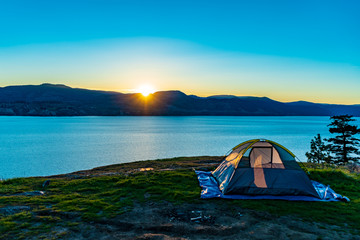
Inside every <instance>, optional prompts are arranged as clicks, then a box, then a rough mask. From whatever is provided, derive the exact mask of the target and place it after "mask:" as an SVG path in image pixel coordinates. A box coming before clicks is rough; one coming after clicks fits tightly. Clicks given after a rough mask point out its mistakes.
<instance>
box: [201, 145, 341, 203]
mask: <svg viewBox="0 0 360 240" xmlns="http://www.w3.org/2000/svg"><path fill="white" fill-rule="evenodd" d="M295 158H296V157H295V155H294V154H293V153H292V152H290V151H289V150H288V149H286V148H285V147H283V146H281V145H280V144H278V143H276V142H273V141H270V140H260V139H254V140H250V141H246V142H243V143H241V144H239V145H237V146H236V147H234V148H233V149H232V151H231V152H230V154H229V155H227V156H226V157H225V159H224V161H223V162H221V163H220V165H219V166H218V167H217V168H216V169H215V170H214V171H213V172H211V173H209V172H201V171H197V172H196V173H197V175H198V179H199V182H200V186H201V187H202V188H203V191H202V193H201V197H202V198H212V197H222V198H232V199H283V200H304V201H319V200H325V199H324V198H323V196H324V195H326V194H320V188H319V184H320V183H316V182H315V181H310V179H309V178H308V176H307V175H306V174H305V172H304V171H303V170H302V169H301V167H300V166H299V165H298V163H297V162H296V159H295ZM320 185H322V184H320ZM326 189H328V190H327V191H332V192H333V190H331V189H330V188H326ZM334 193H335V192H334ZM335 194H336V193H335ZM334 196H335V195H334ZM337 197H340V198H343V197H342V196H341V195H338V194H337V196H336V197H334V198H333V199H329V198H327V199H326V200H327V201H338V200H341V199H337ZM345 198H346V197H345ZM346 199H347V198H346Z"/></svg>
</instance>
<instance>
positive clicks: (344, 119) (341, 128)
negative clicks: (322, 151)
mask: <svg viewBox="0 0 360 240" xmlns="http://www.w3.org/2000/svg"><path fill="white" fill-rule="evenodd" d="M330 119H331V120H332V122H331V123H330V124H329V125H328V126H329V132H330V133H332V134H337V135H336V136H335V137H332V138H329V139H327V141H328V142H329V143H330V145H329V150H330V152H331V153H332V154H333V161H334V163H335V164H338V165H345V164H348V163H357V162H358V161H359V159H360V158H359V156H357V155H359V153H360V151H359V149H358V147H359V146H360V139H358V138H355V137H354V136H355V135H356V134H358V133H360V129H359V128H358V127H357V126H355V125H351V124H350V122H353V121H355V119H353V116H350V115H339V116H332V117H330Z"/></svg>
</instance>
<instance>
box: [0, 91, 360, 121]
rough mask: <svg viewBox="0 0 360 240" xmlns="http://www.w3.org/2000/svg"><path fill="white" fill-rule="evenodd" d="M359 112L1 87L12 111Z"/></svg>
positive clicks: (260, 100)
mask: <svg viewBox="0 0 360 240" xmlns="http://www.w3.org/2000/svg"><path fill="white" fill-rule="evenodd" d="M339 114H351V115H354V116H360V105H336V104H319V103H311V102H303V101H299V102H291V103H283V102H278V101H274V100H272V99H269V98H266V97H237V96H231V95H218V96H210V97H198V96H194V95H186V94H184V93H183V92H180V91H160V92H156V93H154V94H151V95H150V96H148V97H147V98H145V97H143V96H142V95H141V94H138V93H133V94H123V93H119V92H107V91H96V90H88V89H79V88H71V87H68V86H65V85H54V84H42V85H26V86H8V87H3V88H0V115H11V116H143V115H149V116H152V115H154V116H195V115H212V116H333V115H339Z"/></svg>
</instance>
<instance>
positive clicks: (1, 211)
mask: <svg viewBox="0 0 360 240" xmlns="http://www.w3.org/2000/svg"><path fill="white" fill-rule="evenodd" d="M30 210H31V207H29V206H7V207H3V208H0V214H3V215H12V214H15V213H19V212H23V211H30Z"/></svg>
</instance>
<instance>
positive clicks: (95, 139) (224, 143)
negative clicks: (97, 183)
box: [0, 116, 359, 179]
mask: <svg viewBox="0 0 360 240" xmlns="http://www.w3.org/2000/svg"><path fill="white" fill-rule="evenodd" d="M358 122H359V118H357V122H356V123H357V124H358ZM329 123H330V121H329V117H217V116H216V117H214V116H201V117H193V116H192V117H5V116H4V117H0V164H1V165H0V178H5V179H6V178H13V177H27V176H46V175H53V174H60V173H68V172H73V171H78V170H84V169H90V168H94V167H98V166H103V165H109V164H115V163H125V162H132V161H139V160H149V159H160V158H171V157H179V156H202V155H211V156H220V155H224V154H226V153H227V152H228V151H229V150H230V149H231V148H232V147H234V146H235V145H237V144H239V143H241V142H243V141H246V140H249V139H254V138H265V139H271V140H274V141H276V142H278V143H280V144H282V145H284V146H285V147H287V148H288V149H290V150H291V151H292V152H293V153H294V154H295V155H296V156H297V157H298V158H299V159H300V160H302V161H306V158H305V152H306V151H309V149H310V140H311V139H312V138H313V137H314V136H315V135H316V134H317V133H320V134H321V135H322V136H323V137H329V133H328V128H327V125H328V124H329Z"/></svg>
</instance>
